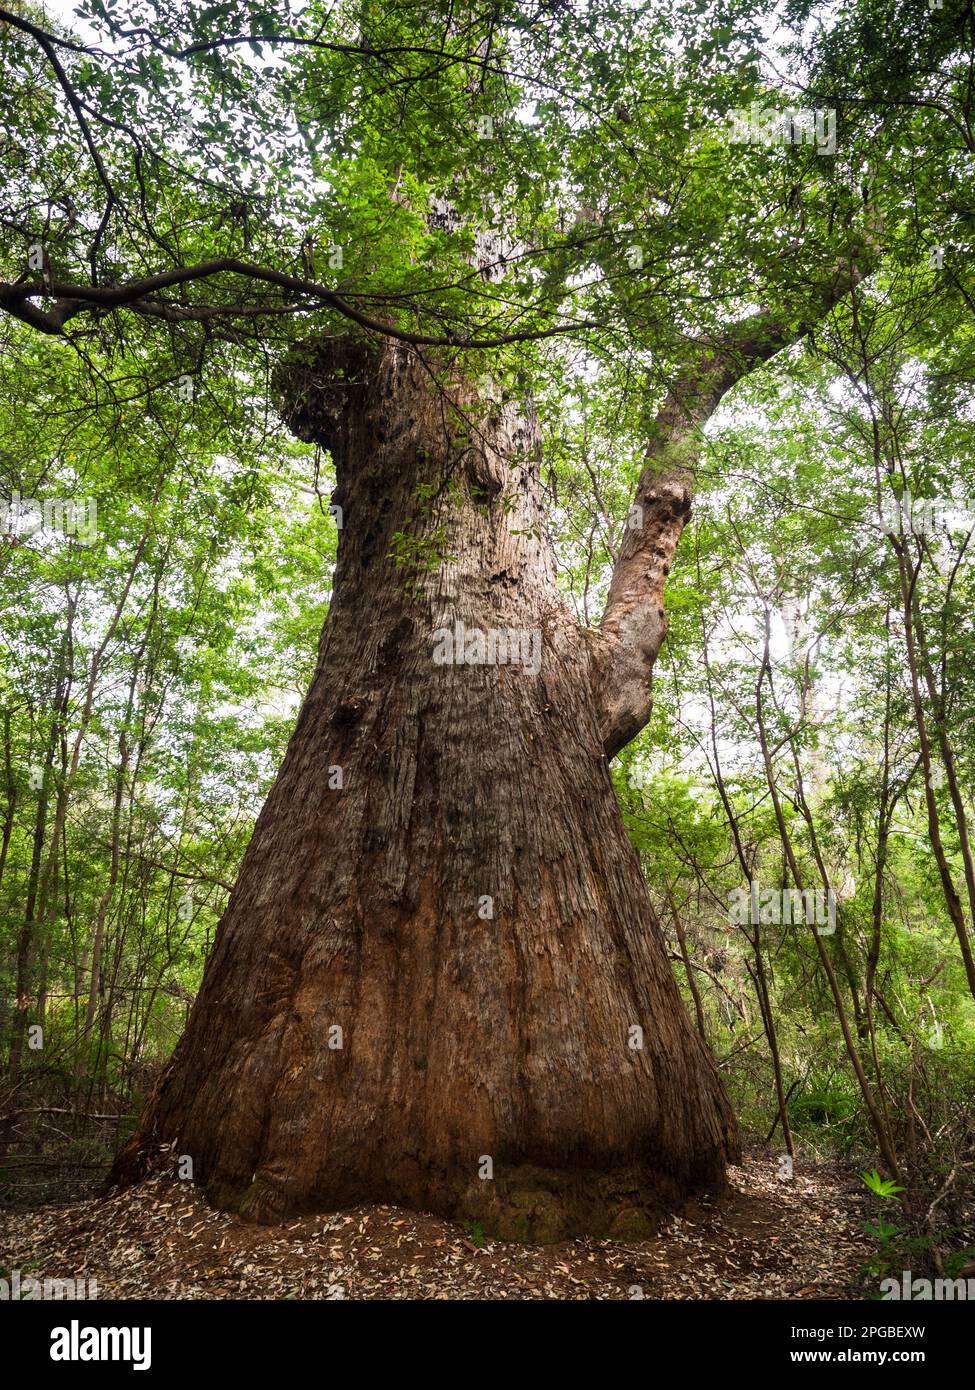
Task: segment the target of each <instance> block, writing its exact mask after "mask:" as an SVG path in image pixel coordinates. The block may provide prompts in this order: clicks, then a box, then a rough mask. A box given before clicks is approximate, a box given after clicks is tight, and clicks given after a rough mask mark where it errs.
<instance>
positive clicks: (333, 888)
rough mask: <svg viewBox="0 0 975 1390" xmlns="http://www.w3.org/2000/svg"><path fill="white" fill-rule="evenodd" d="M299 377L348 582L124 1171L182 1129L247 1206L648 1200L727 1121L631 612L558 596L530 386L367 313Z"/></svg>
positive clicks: (459, 1211) (223, 1196) (712, 1141)
mask: <svg viewBox="0 0 975 1390" xmlns="http://www.w3.org/2000/svg"><path fill="white" fill-rule="evenodd" d="M284 385H285V396H286V399H285V402H284V414H285V417H286V419H287V420H288V423H289V424H290V426H291V428H292V429H293V430H294V431H295V432H296V433H297V434H298V435H299V436H300V437H302V438H304V439H309V440H311V439H313V440H316V441H318V442H319V443H321V444H322V445H324V446H325V447H327V448H328V449H329V450H330V451H331V453H332V455H333V458H334V460H335V465H336V471H337V479H338V486H337V491H336V494H335V497H334V501H335V502H336V503H337V504H338V505H339V506H340V507H341V508H342V520H343V528H342V531H341V538H340V545H339V555H338V563H337V567H336V573H335V579H334V586H333V598H332V605H331V609H330V613H329V617H328V621H327V623H326V626H325V629H324V632H323V634H322V640H321V645H320V654H319V661H318V667H317V671H316V674H315V677H314V680H313V683H312V686H311V689H310V690H309V693H308V696H307V698H306V700H305V703H304V706H303V708H302V711H301V714H300V717H299V719H298V722H297V725H296V728H295V730H294V734H293V736H292V739H291V742H290V745H289V748H288V752H287V755H286V757H285V760H284V764H283V766H282V768H281V772H280V775H279V777H278V779H277V781H276V783H275V785H274V787H273V788H272V790H271V793H270V795H269V797H268V800H267V803H266V805H265V806H264V808H263V811H262V813H261V815H260V818H259V820H258V823H257V827H256V830H255V833H254V836H253V840H252V842H251V844H250V847H249V849H248V851H247V854H246V857H245V860H244V863H243V866H242V869H241V872H240V877H239V879H238V882H237V885H236V887H235V889H234V892H233V894H232V896H231V899H230V902H229V905H228V908H227V911H226V913H225V915H224V918H223V920H222V922H221V925H220V928H219V931H218V933H217V938H216V942H215V946H214V950H213V953H212V955H211V958H210V960H209V961H208V964H207V969H206V974H205V978H204V982H203V986H202V989H201V992H200V995H199V997H198V1000H197V1002H196V1005H195V1007H194V1009H193V1012H192V1015H191V1018H190V1022H189V1025H188V1028H187V1031H186V1034H185V1036H184V1038H183V1040H182V1041H181V1043H180V1045H179V1047H178V1049H177V1051H176V1053H175V1054H174V1057H173V1059H172V1062H171V1063H170V1065H169V1067H168V1069H167V1071H166V1073H165V1075H164V1077H163V1079H162V1081H161V1084H160V1086H159V1087H158V1089H157V1091H156V1093H155V1095H154V1096H153V1097H152V1099H151V1101H150V1103H149V1106H148V1107H147V1111H146V1113H145V1115H144V1116H143V1119H142V1122H141V1124H140V1126H139V1129H138V1130H137V1132H136V1134H135V1135H134V1136H133V1138H132V1140H131V1141H130V1143H129V1144H128V1146H127V1147H126V1149H125V1150H124V1151H123V1153H122V1154H121V1155H120V1158H119V1160H118V1163H117V1165H116V1170H115V1175H116V1178H117V1179H126V1178H132V1177H135V1176H138V1175H139V1174H140V1173H142V1172H144V1171H145V1170H146V1167H147V1166H148V1165H149V1164H150V1163H151V1161H152V1157H153V1154H154V1153H155V1152H156V1151H157V1150H158V1149H159V1148H160V1147H162V1146H170V1145H174V1146H175V1152H176V1153H178V1154H186V1155H189V1156H190V1157H192V1159H193V1162H194V1176H195V1178H196V1180H197V1181H198V1182H201V1183H203V1184H204V1185H205V1187H206V1189H207V1191H208V1193H209V1195H210V1196H211V1198H212V1199H213V1200H214V1201H215V1202H216V1203H218V1204H219V1205H221V1206H225V1207H231V1208H234V1209H236V1210H239V1211H240V1212H241V1213H243V1214H245V1215H248V1216H250V1217H253V1218H256V1219H263V1220H274V1219H278V1218H281V1217H284V1216H285V1215H287V1214H288V1213H291V1212H294V1211H296V1210H302V1209H327V1208H334V1207H338V1206H341V1205H347V1204H350V1203H354V1202H357V1201H364V1200H368V1201H388V1202H395V1203H401V1204H405V1205H408V1206H411V1207H414V1208H419V1209H427V1210H431V1211H434V1212H436V1213H439V1214H442V1215H446V1216H451V1217H463V1218H468V1219H470V1220H475V1221H478V1222H479V1223H481V1224H482V1225H483V1227H484V1229H485V1230H487V1231H490V1232H494V1233H496V1234H499V1235H501V1236H506V1237H512V1238H521V1239H538V1240H548V1239H555V1238H559V1237H564V1236H569V1235H577V1234H581V1233H586V1232H591V1233H596V1234H601V1235H606V1234H614V1233H615V1234H629V1233H636V1232H639V1231H642V1230H645V1229H648V1227H649V1226H650V1224H652V1222H653V1219H654V1217H655V1215H656V1214H657V1213H658V1212H659V1211H660V1210H661V1209H664V1208H668V1207H672V1206H673V1205H674V1204H675V1203H677V1202H679V1201H680V1200H681V1199H682V1198H683V1197H684V1196H685V1195H686V1194H687V1193H688V1192H689V1191H691V1190H694V1189H697V1188H703V1187H711V1188H716V1187H720V1186H721V1185H722V1183H723V1181H724V1170H725V1165H726V1163H727V1162H728V1161H729V1160H733V1159H734V1158H735V1156H736V1154H737V1141H736V1138H735V1129H734V1121H733V1117H732V1114H731V1111H730V1108H729V1106H728V1103H727V1100H726V1098H725V1096H724V1092H723V1089H722V1086H721V1083H720V1081H719V1078H718V1076H717V1073H716V1070H715V1068H714V1065H713V1063H712V1061H711V1059H710V1057H709V1055H708V1053H707V1050H706V1048H705V1046H704V1044H703V1042H702V1040H701V1038H700V1036H699V1035H698V1033H697V1032H696V1030H695V1029H694V1028H693V1027H692V1025H691V1023H690V1021H689V1019H688V1017H687V1015H686V1013H685V1010H684V1007H683V1004H682V1001H681V999H680V997H679V994H678V991H677V987H676V984H675V981H674V977H673V974H672V971H671V967H670V964H669V960H668V957H667V952H666V948H665V944H664V941H663V938H662V935H661V932H660V929H659V927H658V924H657V922H656V920H655V918H654V915H653V912H652V909H651V906H650V903H649V900H648V897H647V893H646V888H645V885H644V883H643V880H642V876H641V873H640V868H639V864H638V861H637V856H636V854H635V852H634V850H633V848H632V846H631V845H630V843H629V841H628V838H627V835H626V832H625V829H624V826H623V823H622V819H621V817H620V813H619V809H618V807H617V803H616V799H615V795H614V791H613V787H612V782H611V780H610V776H609V769H608V764H607V758H606V751H607V747H608V746H611V745H612V744H613V743H614V742H616V741H617V740H618V738H619V736H620V735H619V734H618V733H614V732H613V728H612V727H611V725H612V726H613V727H615V725H616V723H617V722H618V721H619V720H620V719H621V718H629V717H630V716H629V715H626V716H624V715H621V713H620V711H619V709H618V708H613V709H612V710H611V711H610V709H609V705H608V703H607V698H606V694H605V692H606V689H607V684H606V660H607V652H611V651H615V650H618V647H619V641H620V638H619V632H620V631H621V627H620V628H618V629H617V630H616V631H614V629H613V624H612V618H611V617H610V619H609V620H608V625H607V631H606V632H604V633H603V634H598V633H590V632H587V631H585V630H584V629H582V628H580V627H579V626H578V625H577V624H576V622H575V620H574V619H573V618H572V617H571V615H570V614H569V613H568V611H567V609H566V608H565V607H564V605H563V604H562V602H561V600H560V598H559V595H558V593H557V590H556V583H555V561H554V555H553V552H552V550H551V547H550V545H549V543H548V541H547V539H546V536H545V523H544V518H543V514H542V507H541V498H540V484H539V466H538V465H539V459H538V430H537V425H536V423H535V421H534V419H533V417H532V414H531V411H530V409H529V408H527V407H524V406H523V407H520V408H519V406H518V405H517V404H516V403H515V402H513V401H510V400H506V401H493V402H492V401H490V400H486V399H483V398H479V396H478V395H477V394H476V393H475V392H474V391H473V389H472V388H471V387H470V386H469V385H468V384H467V383H465V382H464V381H463V380H462V379H459V378H455V379H450V378H449V376H448V377H446V378H445V379H442V380H440V381H438V382H435V381H434V380H433V377H432V375H431V370H430V366H429V364H428V363H426V362H425V361H424V360H423V358H422V357H421V356H420V355H419V354H418V353H417V352H416V351H415V350H413V349H410V348H406V347H404V346H402V345H396V344H387V345H385V346H383V347H382V348H375V347H371V346H367V345H365V344H364V343H362V342H358V341H354V340H350V339H343V340H338V341H331V342H323V343H320V344H318V345H317V346H316V347H315V349H314V351H313V352H311V353H310V354H309V355H308V357H307V358H306V359H305V360H303V361H301V362H300V363H292V365H291V367H290V370H289V373H288V376H287V380H286V381H285V382H284ZM675 543H676V541H675ZM445 634H449V640H447V637H446V636H445ZM482 639H483V640H482ZM492 643H493V645H492ZM461 644H462V649H463V654H464V656H465V658H467V659H465V660H464V661H463V662H461V661H459V660H457V659H456V658H457V657H459V655H460V652H459V651H458V645H461ZM614 644H615V646H614ZM451 646H453V651H452V652H451V650H450V648H451ZM445 651H446V655H447V656H450V655H452V656H453V657H454V658H455V659H454V660H453V661H452V662H450V661H445V660H444V657H445ZM492 651H493V653H494V656H495V658H496V659H497V658H498V657H499V655H500V654H501V653H504V655H505V656H507V658H508V659H507V660H506V661H505V662H504V663H503V664H487V663H482V662H481V661H480V660H479V657H480V656H481V655H482V654H483V653H490V652H492ZM536 656H537V661H536ZM471 657H473V658H474V661H473V662H472V661H471V660H470V658H471ZM639 698H640V700H642V699H643V698H644V695H643V692H642V690H641V691H640V692H639ZM608 711H609V712H608ZM338 769H341V772H340V773H338V772H337V770H338ZM337 1030H341V1032H339V1031H337ZM339 1044H341V1045H339Z"/></svg>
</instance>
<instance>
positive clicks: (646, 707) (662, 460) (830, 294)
mask: <svg viewBox="0 0 975 1390" xmlns="http://www.w3.org/2000/svg"><path fill="white" fill-rule="evenodd" d="M860 278H861V277H860V275H859V274H858V272H857V271H856V270H855V269H852V270H851V271H850V272H848V273H845V274H842V275H839V276H838V277H837V279H836V281H835V282H834V283H833V284H832V285H831V286H830V287H829V288H828V289H827V290H826V291H825V292H824V294H823V300H822V306H821V310H820V313H819V314H817V315H815V316H812V317H810V318H807V319H804V320H803V321H802V322H800V323H799V324H791V325H790V324H784V323H782V322H781V321H779V320H777V319H776V318H775V317H774V316H773V315H772V314H771V313H769V312H768V311H762V312H761V313H758V314H754V315H752V317H750V318H748V319H745V320H744V321H743V322H742V323H741V324H739V325H737V327H736V328H734V329H733V330H732V331H731V332H730V333H729V334H728V335H727V337H726V339H725V341H724V343H723V344H722V345H721V346H720V347H715V346H713V345H712V346H710V347H704V348H702V349H701V351H700V355H699V357H698V359H697V360H696V361H695V362H694V363H692V364H690V365H689V366H688V367H686V368H685V369H684V370H683V371H682V372H681V373H680V375H679V376H678V378H677V380H676V381H675V382H674V383H673V384H672V386H671V387H670V389H669V390H668V392H667V396H666V398H665V400H664V403H663V405H662V406H661V408H660V410H659V411H658V412H657V415H656V417H655V419H654V422H653V425H652V427H651V430H650V437H649V439H648V443H647V455H646V466H645V467H644V470H643V473H642V474H641V476H640V480H639V482H638V483H637V487H636V493H635V495H634V501H633V506H632V508H631V511H630V516H629V520H628V523H627V527H626V530H625V533H624V536H623V541H622V544H621V546H620V549H619V553H618V555H617V559H616V563H615V565H614V567H613V574H612V579H611V581H610V589H609V596H608V598H607V601H606V610H605V612H604V614H603V617H602V621H601V622H600V626H599V629H598V632H597V633H596V635H595V644H594V646H595V668H594V685H595V691H596V702H597V708H598V710H599V715H600V732H601V734H602V738H603V750H604V752H605V754H606V756H607V758H612V757H614V756H615V755H616V754H617V753H618V752H619V751H620V750H621V749H622V748H625V747H626V745H627V744H628V743H629V742H630V741H631V739H633V738H635V737H636V735H637V734H638V733H639V732H640V730H641V729H642V728H643V727H644V726H645V725H646V723H647V720H648V719H649V718H650V710H651V706H652V701H653V696H652V690H651V678H652V674H653V668H654V664H655V662H656V660H657V656H658V655H659V652H660V648H661V646H662V645H663V641H664V638H665V637H666V635H667V615H666V612H665V609H664V588H665V585H666V583H667V576H668V574H669V573H670V568H671V565H672V564H673V560H674V553H675V551H676V549H677V543H678V541H679V540H680V535H681V532H682V531H683V529H684V526H685V524H686V522H687V519H688V517H689V516H690V514H691V502H692V499H693V495H694V475H695V467H696V464H697V460H698V457H699V455H700V451H701V445H702V442H703V435H702V427H703V425H704V424H705V422H706V421H707V420H708V419H709V418H710V416H711V415H712V414H713V413H714V411H715V409H716V408H717V406H718V404H719V402H720V401H721V399H722V398H723V397H724V396H725V395H726V394H727V392H728V391H730V390H731V388H732V387H733V386H734V385H735V384H736V383H737V382H738V381H740V380H741V379H742V377H744V376H747V375H748V374H749V373H750V372H752V371H753V370H754V369H755V368H756V367H758V366H759V365H760V364H761V363H762V362H766V361H768V359H769V358H770V357H774V356H775V354H776V353H778V352H780V351H781V350H782V349H783V348H785V347H787V346H789V345H790V344H791V343H794V342H797V341H798V340H799V339H800V338H803V337H804V336H805V335H806V334H807V333H808V332H809V331H810V330H811V329H812V327H813V326H814V324H815V322H816V321H818V319H820V318H821V317H822V316H823V315H825V314H826V313H827V312H828V310H829V309H831V308H832V307H833V305H835V304H836V303H837V302H838V301H839V300H840V299H841V298H842V296H843V295H844V294H846V293H847V292H848V291H849V290H850V289H851V287H852V286H853V285H854V284H856V283H857V281H858V280H859V279H860Z"/></svg>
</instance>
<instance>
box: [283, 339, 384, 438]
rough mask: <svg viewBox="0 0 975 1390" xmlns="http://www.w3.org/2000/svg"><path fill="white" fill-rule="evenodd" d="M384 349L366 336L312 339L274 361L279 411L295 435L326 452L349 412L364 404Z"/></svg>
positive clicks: (344, 424) (337, 435)
mask: <svg viewBox="0 0 975 1390" xmlns="http://www.w3.org/2000/svg"><path fill="white" fill-rule="evenodd" d="M381 352H382V349H381V348H377V345H376V344H375V343H374V342H373V341H371V340H369V339H365V338H357V337H354V336H352V335H349V334H345V335H343V336H342V337H340V338H312V339H308V340H307V341H306V342H303V343H299V344H298V346H297V347H295V348H292V349H291V351H290V352H288V353H287V355H286V356H285V357H284V358H283V359H282V360H281V361H280V362H279V363H278V365H277V367H276V368H275V371H274V375H273V377H272V380H271V385H272V388H273V390H274V392H275V394H276V396H277V403H278V412H279V414H280V416H281V418H282V420H283V421H284V423H285V424H286V425H287V426H288V429H289V430H291V432H292V434H294V435H295V436H296V438H298V439H300V440H302V441H303V442H304V443H306V444H321V445H323V446H324V448H326V449H328V450H329V451H330V452H334V451H335V447H336V445H337V444H338V443H339V442H340V440H341V439H342V437H343V435H344V432H345V427H346V423H347V420H348V417H349V414H350V411H352V410H354V409H355V408H356V407H359V408H361V407H363V406H364V405H365V403H366V400H367V397H368V393H369V388H370V386H371V385H372V384H373V383H374V382H375V380H376V376H377V368H378V366H379V357H380V355H381Z"/></svg>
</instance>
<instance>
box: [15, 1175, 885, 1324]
mask: <svg viewBox="0 0 975 1390" xmlns="http://www.w3.org/2000/svg"><path fill="white" fill-rule="evenodd" d="M730 1179H731V1192H730V1194H729V1195H728V1196H727V1197H724V1198H721V1199H712V1200H702V1201H697V1202H695V1203H692V1204H690V1205H689V1206H687V1207H686V1208H685V1209H684V1210H683V1212H682V1213H681V1214H680V1215H679V1216H673V1217H671V1218H670V1219H669V1221H668V1222H667V1223H666V1225H665V1226H664V1227H662V1229H661V1230H660V1232H659V1234H658V1235H657V1236H656V1237H655V1238H654V1239H653V1240H647V1241H641V1242H639V1243H637V1244H632V1245H624V1244H618V1243H615V1242H612V1241H597V1240H575V1241H568V1242H564V1243H561V1244H558V1245H549V1246H525V1245H511V1244H504V1243H502V1242H498V1241H489V1240H484V1239H483V1238H482V1237H481V1236H480V1233H479V1232H477V1231H476V1230H470V1229H467V1230H465V1228H464V1227H462V1226H458V1225H455V1224H452V1223H450V1222H447V1221H441V1220H439V1219H437V1218H434V1217H431V1216H423V1215H416V1214H415V1213H413V1212H408V1211H404V1210H402V1209H400V1208H397V1207H386V1206H370V1207H357V1208H355V1209H353V1210H350V1211H347V1212H340V1213H336V1214H332V1215H330V1216H325V1217H323V1216H318V1217H306V1218H303V1219H301V1220H297V1221H294V1222H290V1223H289V1224H287V1225H285V1226H279V1227H267V1226H254V1225H250V1224H248V1223H246V1222H243V1221H241V1220H239V1219H238V1218H237V1217H233V1216H228V1215H226V1214H224V1213H221V1212H215V1211H212V1210H211V1209H210V1208H209V1207H208V1206H207V1205H206V1203H205V1202H204V1201H203V1199H202V1197H201V1196H200V1195H199V1193H198V1192H197V1191H196V1189H195V1188H193V1187H192V1185H191V1184H189V1183H180V1182H176V1181H173V1180H170V1179H163V1178H154V1179H152V1180H150V1181H148V1182H145V1183H143V1184H142V1185H141V1186H139V1187H135V1188H132V1189H130V1190H128V1191H126V1192H122V1193H118V1194H115V1195H113V1196H111V1197H109V1198H106V1199H101V1200H98V1199H96V1200H89V1201H85V1202H82V1203H80V1204H78V1205H73V1206H61V1207H50V1206H49V1207H41V1208H38V1209H37V1210H34V1211H18V1212H8V1213H0V1266H2V1269H0V1273H3V1274H6V1273H7V1271H9V1270H13V1269H19V1270H20V1271H21V1278H22V1279H23V1278H26V1277H27V1276H28V1274H29V1275H32V1276H33V1277H34V1278H44V1277H49V1278H75V1279H80V1278H85V1279H89V1280H90V1279H92V1278H95V1279H97V1282H98V1297H100V1298H120V1299H126V1298H165V1299H218V1298H230V1299H281V1298H294V1299H316V1298H317V1299H325V1298H349V1299H438V1298H439V1299H516V1300H520V1299H614V1298H619V1299H627V1298H639V1297H641V1296H642V1297H644V1298H675V1299H700V1298H704V1299H753V1298H759V1299H770V1298H787V1299H823V1298H827V1299H828V1298H845V1297H850V1296H855V1292H854V1289H853V1285H854V1282H855V1279H856V1275H857V1270H858V1268H859V1266H860V1265H861V1264H862V1263H863V1261H864V1259H865V1258H866V1257H867V1255H868V1254H869V1242H868V1240H867V1238H866V1236H865V1235H864V1234H863V1231H862V1222H863V1220H864V1218H865V1215H866V1212H865V1207H864V1203H863V1200H862V1199H861V1197H860V1195H859V1192H858V1188H862V1185H861V1184H859V1182H858V1180H857V1177H856V1174H855V1173H853V1172H851V1171H850V1170H848V1169H844V1168H842V1167H841V1166H839V1165H835V1164H817V1165H813V1164H806V1165H803V1164H802V1163H801V1162H797V1164H796V1166H795V1174H794V1176H793V1177H792V1178H791V1179H790V1180H783V1178H781V1177H780V1176H779V1170H778V1162H777V1160H776V1158H775V1157H770V1156H763V1155H758V1154H753V1155H750V1156H749V1157H748V1158H747V1159H746V1160H745V1162H744V1164H743V1166H741V1167H739V1168H732V1169H731V1170H730Z"/></svg>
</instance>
